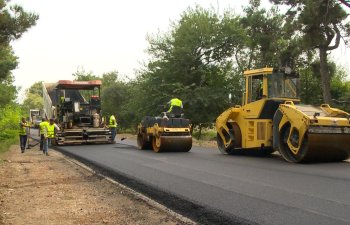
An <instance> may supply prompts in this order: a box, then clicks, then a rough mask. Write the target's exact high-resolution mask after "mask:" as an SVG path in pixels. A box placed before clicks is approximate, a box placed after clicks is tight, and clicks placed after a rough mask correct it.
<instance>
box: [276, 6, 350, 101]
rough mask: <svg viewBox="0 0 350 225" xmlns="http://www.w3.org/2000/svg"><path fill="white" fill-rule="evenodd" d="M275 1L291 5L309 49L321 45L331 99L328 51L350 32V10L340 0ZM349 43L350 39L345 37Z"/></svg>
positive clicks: (327, 98) (323, 78) (323, 74)
mask: <svg viewBox="0 0 350 225" xmlns="http://www.w3.org/2000/svg"><path fill="white" fill-rule="evenodd" d="M270 1H271V2H273V3H275V4H284V5H288V6H289V7H290V8H289V10H288V12H287V16H288V18H289V21H290V22H291V23H294V24H295V27H297V28H298V29H297V30H296V32H300V33H301V35H302V43H301V44H302V45H303V46H304V48H306V49H318V52H319V60H320V74H321V81H322V90H323V99H324V101H325V102H326V103H330V102H331V99H332V96H331V76H330V72H329V64H328V52H329V51H331V50H334V49H336V48H338V46H339V43H340V40H341V38H342V37H343V38H344V39H345V40H346V38H348V37H349V34H350V23H347V22H345V19H346V18H347V16H348V14H347V13H346V12H345V11H344V9H343V8H342V7H341V6H340V3H339V2H338V1H331V0H270ZM345 43H347V41H345Z"/></svg>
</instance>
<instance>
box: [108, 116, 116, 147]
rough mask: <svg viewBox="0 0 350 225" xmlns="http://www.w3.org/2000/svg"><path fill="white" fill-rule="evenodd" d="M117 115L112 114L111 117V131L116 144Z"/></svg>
mask: <svg viewBox="0 0 350 225" xmlns="http://www.w3.org/2000/svg"><path fill="white" fill-rule="evenodd" d="M116 117H117V114H115V116H114V115H113V114H112V115H111V117H109V129H110V130H111V132H112V141H113V143H115V141H114V139H115V136H116V135H117V125H118V124H117V120H116Z"/></svg>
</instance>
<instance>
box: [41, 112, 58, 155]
mask: <svg viewBox="0 0 350 225" xmlns="http://www.w3.org/2000/svg"><path fill="white" fill-rule="evenodd" d="M54 121H55V120H54V119H53V118H51V119H50V123H47V125H46V130H47V132H46V134H44V137H45V140H46V141H45V142H46V143H45V145H44V150H43V153H44V154H45V155H49V153H48V149H49V146H51V144H52V140H53V139H54V138H55V131H56V130H59V127H58V126H57V125H56V124H55V122H54Z"/></svg>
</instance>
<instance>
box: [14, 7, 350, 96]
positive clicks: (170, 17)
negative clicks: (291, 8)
mask: <svg viewBox="0 0 350 225" xmlns="http://www.w3.org/2000/svg"><path fill="white" fill-rule="evenodd" d="M247 2H248V1H247V0H241V1H239V0H147V1H145V0H119V1H118V0H100V1H92V0H59V1H58V0H12V1H11V2H10V3H11V4H14V3H17V4H19V5H21V6H23V7H24V9H25V10H27V11H32V12H35V13H37V14H39V16H40V18H39V20H38V22H37V25H36V26H34V27H33V28H31V29H30V30H29V31H28V32H27V33H25V34H24V35H23V37H22V38H21V39H20V40H17V41H15V42H14V43H13V47H14V51H15V54H16V55H17V56H18V57H19V62H20V64H19V66H18V69H16V70H14V71H13V74H14V76H15V85H16V86H21V87H22V89H26V88H28V87H30V86H31V85H32V84H33V83H35V82H37V81H45V82H55V81H57V80H64V79H68V80H70V79H73V77H72V73H74V72H75V71H77V70H78V69H82V68H84V69H85V71H92V72H93V73H94V74H97V75H101V74H102V73H105V72H110V71H114V70H116V71H118V72H119V73H120V74H121V75H123V76H127V77H130V78H133V77H134V70H135V69H139V68H140V67H141V63H142V62H144V61H145V60H147V54H146V53H145V50H146V48H147V46H148V43H147V41H146V39H145V38H146V35H147V34H155V33H157V32H158V30H160V31H161V32H165V31H167V30H168V29H169V24H170V22H171V21H176V20H178V19H179V18H180V14H181V13H182V12H183V11H185V10H186V9H187V8H188V7H190V6H192V7H193V6H195V4H198V5H201V6H203V7H205V8H208V7H214V8H215V9H216V10H218V11H219V12H222V11H223V10H224V9H228V8H230V9H231V10H234V11H235V12H236V13H241V12H242V4H246V3H247ZM262 2H263V5H265V6H267V5H268V3H267V2H268V0H263V1H262ZM349 51H350V49H346V48H345V47H344V46H342V47H341V48H339V49H338V50H337V53H336V54H335V59H336V60H339V61H340V62H341V64H342V65H343V66H345V67H347V68H349V67H350V66H349V65H350V63H349V62H346V61H348V59H349V57H348V56H349V55H350V54H349ZM348 70H349V69H348ZM20 100H21V98H20Z"/></svg>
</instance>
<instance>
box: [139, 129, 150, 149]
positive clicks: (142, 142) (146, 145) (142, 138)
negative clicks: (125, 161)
mask: <svg viewBox="0 0 350 225" xmlns="http://www.w3.org/2000/svg"><path fill="white" fill-rule="evenodd" d="M137 147H138V149H140V150H144V149H150V148H151V143H150V142H149V141H147V136H146V134H145V133H138V134H137Z"/></svg>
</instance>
